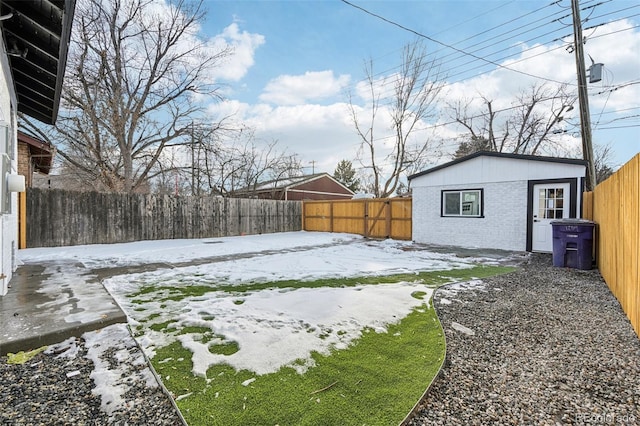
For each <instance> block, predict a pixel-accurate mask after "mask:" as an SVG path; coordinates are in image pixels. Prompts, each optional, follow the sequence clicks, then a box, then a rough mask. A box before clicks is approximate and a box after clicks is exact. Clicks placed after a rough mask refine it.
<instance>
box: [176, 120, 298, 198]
mask: <svg viewBox="0 0 640 426" xmlns="http://www.w3.org/2000/svg"><path fill="white" fill-rule="evenodd" d="M193 140H194V143H193V145H192V146H193V149H192V150H191V161H190V162H188V163H190V164H189V165H188V166H184V167H182V168H180V170H181V176H182V180H184V181H190V182H191V193H192V194H193V195H204V194H215V195H223V196H229V195H234V194H235V193H236V192H238V191H239V190H242V193H243V194H244V195H247V194H248V195H250V194H251V192H252V191H255V189H256V187H257V186H258V184H260V183H261V182H264V181H273V180H279V179H283V178H288V177H291V176H298V175H301V174H302V164H301V161H300V160H299V159H298V157H297V156H296V155H295V154H289V153H287V152H285V151H280V150H279V149H278V146H277V141H272V142H270V143H266V144H262V143H259V141H257V140H256V139H255V136H254V133H253V131H252V130H251V129H249V128H240V130H237V129H229V128H224V127H222V128H221V127H215V128H208V127H207V126H196V127H195V129H194V136H193ZM183 162H184V161H183Z"/></svg>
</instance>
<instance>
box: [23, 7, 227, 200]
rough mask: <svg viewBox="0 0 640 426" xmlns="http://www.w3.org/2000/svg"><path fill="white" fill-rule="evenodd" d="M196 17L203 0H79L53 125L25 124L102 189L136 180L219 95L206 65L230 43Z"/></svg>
mask: <svg viewBox="0 0 640 426" xmlns="http://www.w3.org/2000/svg"><path fill="white" fill-rule="evenodd" d="M203 17H204V11H203V9H202V1H201V0H200V1H189V0H176V1H173V2H168V3H167V4H166V5H165V4H162V5H160V4H159V3H158V2H154V1H153V0H79V1H78V4H77V8H76V20H75V22H74V33H73V36H72V41H71V46H70V53H69V58H68V71H67V76H66V79H65V87H64V89H63V93H62V105H61V109H60V114H59V118H58V122H57V125H56V127H55V128H53V129H43V128H41V127H37V126H36V125H35V124H34V123H31V122H29V121H28V119H26V118H25V117H23V120H24V121H25V122H26V124H27V127H28V128H29V129H30V131H31V132H32V133H35V134H36V136H38V137H42V138H45V139H46V140H50V141H52V142H55V144H56V145H57V148H58V153H59V155H60V156H61V157H62V158H63V160H64V161H65V162H66V163H68V165H69V166H70V167H72V168H74V169H76V170H77V172H78V173H80V174H81V175H82V176H84V178H85V179H87V180H90V181H92V182H100V186H101V187H102V188H103V189H104V190H108V191H122V192H133V191H137V190H140V189H141V188H143V187H144V186H145V185H147V184H148V181H149V180H151V179H153V178H154V177H155V176H158V175H160V174H162V173H167V172H168V171H170V170H172V169H173V168H172V166H170V165H169V166H167V165H165V164H161V159H162V158H163V156H162V154H163V152H164V151H165V149H166V148H167V147H168V146H172V145H173V146H175V145H176V144H185V146H188V145H189V144H190V143H191V138H190V137H189V135H190V127H191V123H192V121H193V120H194V119H195V118H196V117H197V116H198V115H199V114H200V113H201V112H202V111H203V109H202V105H201V104H199V103H198V102H196V99H197V98H198V97H199V96H203V95H204V96H206V97H207V99H211V97H214V98H215V97H217V94H216V85H215V83H214V82H213V80H212V79H211V77H210V72H209V71H210V70H211V69H212V67H215V66H216V65H217V64H219V63H220V61H221V60H222V59H223V58H225V57H227V56H228V55H230V54H231V51H230V50H229V49H228V48H222V49H220V48H217V50H215V51H214V50H212V48H210V47H209V46H207V44H206V42H205V41H204V40H201V39H200V38H198V37H197V35H196V32H197V28H198V26H199V25H200V24H201V23H202V21H203Z"/></svg>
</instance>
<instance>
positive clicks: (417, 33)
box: [340, 0, 566, 84]
mask: <svg viewBox="0 0 640 426" xmlns="http://www.w3.org/2000/svg"><path fill="white" fill-rule="evenodd" d="M340 1H342V2H343V3H345V4H347V5H349V6H351V7H354V8H356V9H358V10H361V11H362V12H364V13H366V14H368V15H371V16H373V17H375V18H378V19H380V20H382V21H384V22H387V23H389V24H391V25H394V26H396V27H398V28H400V29H402V30H404V31H408V32H410V33H413V34H415V35H417V36H418V37H422V38H424V39H427V40H429V41H431V42H433V43H436V44H439V45H441V46H444V47H447V48H449V49H452V50H455V51H457V52H459V53H463V54H464V55H467V56H471V57H473V58H476V59H478V60H481V61H485V62H487V63H489V64H493V65H495V66H497V67H499V68H503V69H506V70H508V71H512V72H515V73H518V74H523V75H526V76H529V77H533V78H536V79H539V80H545V81H549V82H552V83H557V84H566V83H564V82H560V81H557V80H553V79H551V78H546V77H541V76H538V75H534V74H530V73H527V72H524V71H520V70H515V69H512V68H509V67H507V66H504V65H502V64H499V63H497V62H494V61H491V60H489V59H486V58H482V57H480V56H477V55H474V54H473V53H469V52H465V51H464V50H462V49H458V48H457V47H454V46H452V45H450V44H447V43H443V42H441V41H439V40H436V39H434V38H433V37H429V36H427V35H425V34H422V33H420V32H418V31H415V30H413V29H411V28H408V27H405V26H404V25H402V24H399V23H397V22H394V21H392V20H390V19H387V18H385V17H384V16H381V15H378V14H376V13H373V12H370V11H369V10H367V9H365V8H363V7H361V6H358V5H356V4H353V3H351V2H349V1H347V0H340Z"/></svg>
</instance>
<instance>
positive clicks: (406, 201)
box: [302, 198, 411, 240]
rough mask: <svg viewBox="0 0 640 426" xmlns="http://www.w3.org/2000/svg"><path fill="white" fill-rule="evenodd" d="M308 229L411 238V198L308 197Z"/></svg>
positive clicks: (305, 217)
mask: <svg viewBox="0 0 640 426" xmlns="http://www.w3.org/2000/svg"><path fill="white" fill-rule="evenodd" d="M302 220H303V225H302V227H303V229H304V230H305V231H322V232H345V233H349V234H360V235H364V236H365V237H370V238H393V239H397V240H410V239H411V198H374V199H358V200H330V201H304V203H303V207H302Z"/></svg>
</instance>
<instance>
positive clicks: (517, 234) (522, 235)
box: [409, 152, 587, 253]
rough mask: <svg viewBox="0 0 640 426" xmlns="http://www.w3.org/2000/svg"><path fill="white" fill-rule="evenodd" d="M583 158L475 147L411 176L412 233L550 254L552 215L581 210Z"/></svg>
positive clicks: (423, 239)
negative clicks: (507, 151) (463, 154)
mask: <svg viewBox="0 0 640 426" xmlns="http://www.w3.org/2000/svg"><path fill="white" fill-rule="evenodd" d="M586 164H587V163H586V161H584V160H576V159H570V158H555V157H539V156H531V155H517V154H504V153H498V152H476V153H474V154H471V155H468V156H466V157H462V158H459V159H457V160H454V161H451V162H449V163H446V164H442V165H440V166H436V167H433V168H431V169H428V170H425V171H423V172H420V173H416V174H414V175H412V176H409V180H410V183H411V188H412V192H413V214H412V216H413V218H412V227H413V240H414V241H416V242H419V243H430V244H441V245H452V246H459V247H479V248H493V249H502V250H515V251H535V252H548V253H550V252H551V251H552V248H553V245H552V243H553V240H552V227H551V222H552V221H553V220H556V219H561V218H577V217H580V216H581V212H582V190H583V187H584V177H585V173H586Z"/></svg>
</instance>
